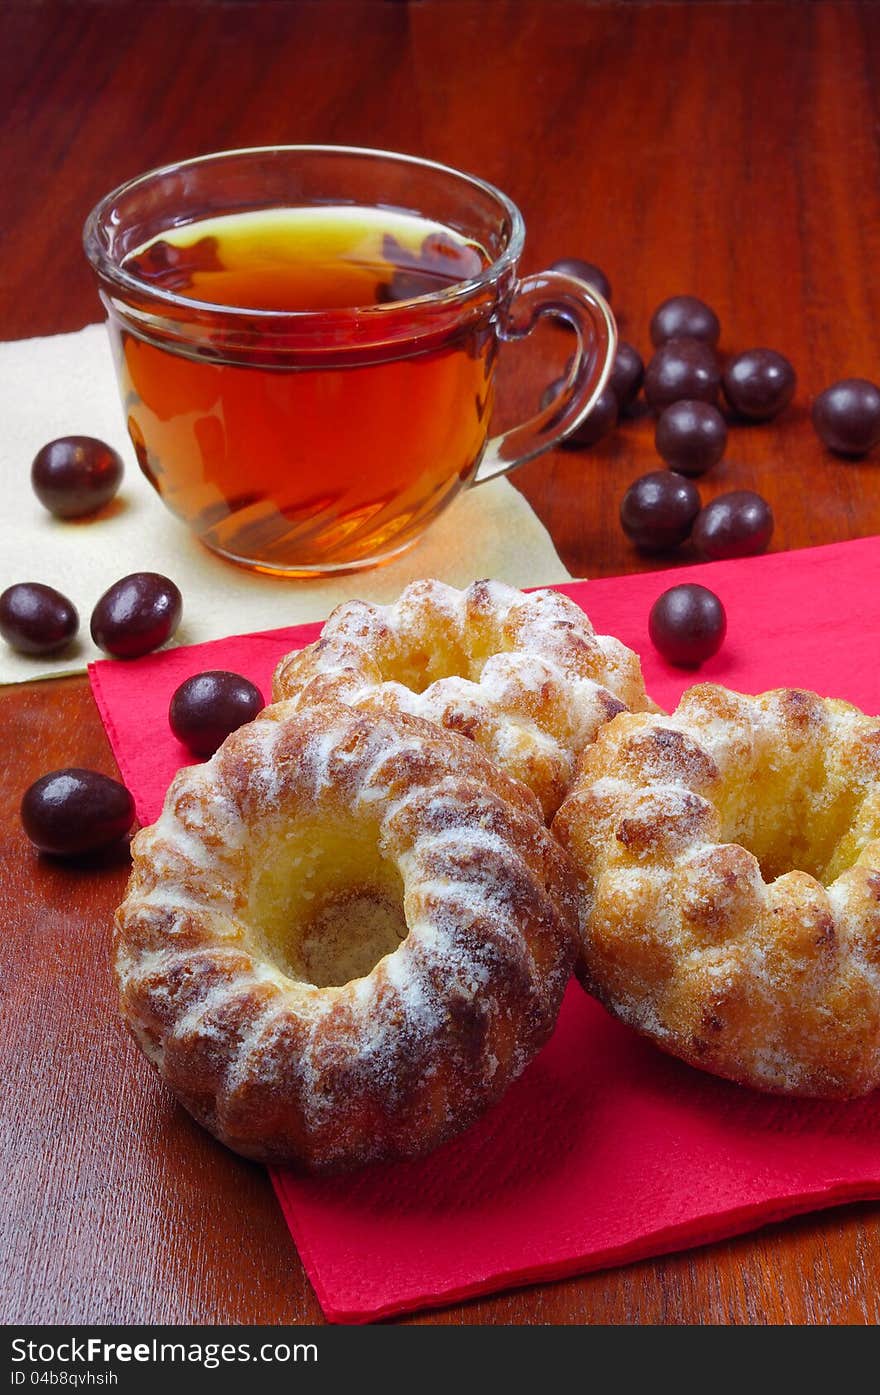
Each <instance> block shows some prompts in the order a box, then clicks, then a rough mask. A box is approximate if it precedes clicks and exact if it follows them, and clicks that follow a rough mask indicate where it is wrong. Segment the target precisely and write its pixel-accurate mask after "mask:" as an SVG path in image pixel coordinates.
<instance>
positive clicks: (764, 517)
mask: <svg viewBox="0 0 880 1395" xmlns="http://www.w3.org/2000/svg"><path fill="white" fill-rule="evenodd" d="M772 536H773V510H772V509H771V508H770V505H769V504H768V503H767V500H766V499H764V498H762V497H761V495H760V494H756V493H755V492H754V491H753V490H751V489H734V490H732V491H731V492H730V493H729V494H719V496H718V498H717V499H713V500H712V501H711V503H709V504H707V505H706V507H705V508H704V509H701V510H700V512H699V514H698V515H697V521H696V523H695V524H694V529H693V532H692V533H691V541H692V543H693V545H694V547H695V548H696V550H697V552H698V553H699V554H700V556H701V557H705V558H706V559H707V560H708V561H712V562H714V561H720V560H721V559H722V558H725V557H752V556H754V555H755V553H758V552H766V550H767V545H768V543H769V542H770V539H771V537H772Z"/></svg>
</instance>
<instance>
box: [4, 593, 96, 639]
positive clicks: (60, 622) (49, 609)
mask: <svg viewBox="0 0 880 1395" xmlns="http://www.w3.org/2000/svg"><path fill="white" fill-rule="evenodd" d="M78 629H79V616H78V615H77V613H76V607H75V606H74V605H73V604H72V602H70V601H69V600H68V599H67V597H66V596H63V595H62V594H61V592H60V591H56V590H55V589H54V587H52V586H44V585H43V584H42V582H39V581H19V582H17V583H16V584H15V585H14V586H8V587H7V588H6V590H5V591H4V592H3V594H2V596H0V634H2V636H3V638H4V639H5V640H6V643H7V644H8V645H10V646H11V647H12V648H13V649H17V650H18V652H19V653H20V654H54V653H56V652H57V651H58V650H59V649H63V648H64V647H65V645H67V644H69V643H70V641H71V640H72V639H73V636H74V635H75V634H76V632H77V630H78Z"/></svg>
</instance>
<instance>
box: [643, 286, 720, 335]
mask: <svg viewBox="0 0 880 1395" xmlns="http://www.w3.org/2000/svg"><path fill="white" fill-rule="evenodd" d="M650 333H651V343H652V344H654V345H655V346H659V345H660V344H665V343H667V341H668V340H670V339H702V340H703V341H704V342H705V343H706V344H717V343H718V339H719V336H720V334H721V325H720V324H719V322H718V316H717V315H716V314H715V311H714V310H713V309H712V307H711V306H710V305H707V304H706V303H705V301H702V300H698V299H697V297H696V296H695V295H673V296H670V297H669V299H668V300H664V301H663V303H662V305H658V306H657V309H656V310H655V311H654V313H653V315H652V316H651V330H650Z"/></svg>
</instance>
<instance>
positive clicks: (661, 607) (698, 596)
mask: <svg viewBox="0 0 880 1395" xmlns="http://www.w3.org/2000/svg"><path fill="white" fill-rule="evenodd" d="M648 633H649V634H650V636H651V642H652V644H653V645H654V647H655V649H657V650H658V652H659V653H661V654H662V655H663V657H664V659H668V661H669V663H671V664H676V665H677V666H678V667H679V668H697V667H698V666H699V665H700V664H701V663H702V662H703V660H704V659H710V658H711V657H712V655H713V654H717V653H718V650H719V649H720V648H721V646H722V644H723V643H724V636H725V635H726V633H727V616H726V614H725V611H724V606H723V605H722V604H721V601H720V600H719V599H718V597H717V596H716V595H715V592H714V591H710V590H709V589H708V587H706V586H698V585H696V583H694V582H685V583H684V584H683V585H681V586H672V587H670V589H669V590H668V591H664V592H663V594H662V596H658V598H657V600H656V601H655V602H654V604H653V605H652V607H651V613H650V615H649V617H648Z"/></svg>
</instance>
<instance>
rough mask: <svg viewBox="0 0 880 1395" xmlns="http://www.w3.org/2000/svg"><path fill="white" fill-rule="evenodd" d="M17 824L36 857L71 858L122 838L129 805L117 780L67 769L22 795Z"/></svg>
mask: <svg viewBox="0 0 880 1395" xmlns="http://www.w3.org/2000/svg"><path fill="white" fill-rule="evenodd" d="M21 822H22V825H23V826H24V831H25V833H26V834H27V836H28V838H30V840H31V842H32V843H33V844H34V846H35V847H37V848H39V850H40V852H45V853H54V854H55V856H57V857H77V856H79V855H81V854H82V853H91V852H97V851H98V850H99V849H100V848H106V847H109V846H110V844H111V843H115V842H116V841H117V840H118V839H119V838H122V837H123V836H124V835H125V834H126V833H127V832H128V830H129V829H130V828H131V825H132V823H133V822H134V800H133V799H132V797H131V795H130V794H129V792H128V790H127V789H126V788H125V786H124V785H121V784H120V783H119V781H118V780H111V779H110V777H109V776H108V775H101V774H100V773H99V772H98V771H97V770H82V769H79V768H78V767H76V766H69V767H67V768H65V769H63V770H53V771H52V772H51V773H50V774H48V775H43V776H42V778H41V779H39V780H36V781H35V782H34V783H33V784H32V785H31V786H30V788H29V789H28V790H26V791H25V795H24V798H23V799H22V801H21Z"/></svg>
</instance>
